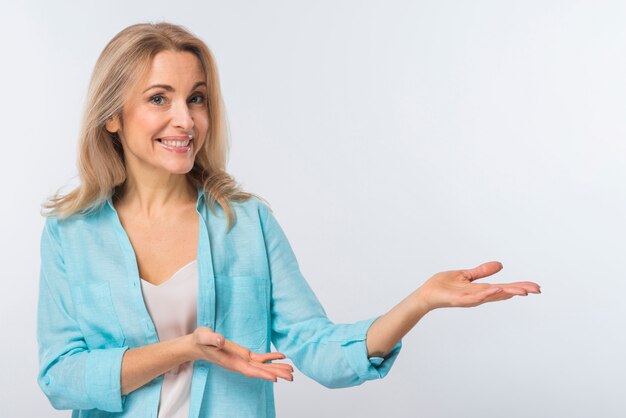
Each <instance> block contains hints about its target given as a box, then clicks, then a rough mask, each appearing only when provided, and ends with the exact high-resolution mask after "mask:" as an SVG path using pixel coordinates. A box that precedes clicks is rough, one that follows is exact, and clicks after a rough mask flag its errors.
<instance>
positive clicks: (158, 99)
mask: <svg viewBox="0 0 626 418" xmlns="http://www.w3.org/2000/svg"><path fill="white" fill-rule="evenodd" d="M150 102H152V103H154V104H156V105H162V104H163V103H165V97H163V95H161V94H156V95H154V96H152V97H150Z"/></svg>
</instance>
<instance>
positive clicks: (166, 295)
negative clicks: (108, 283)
mask: <svg viewBox="0 0 626 418" xmlns="http://www.w3.org/2000/svg"><path fill="white" fill-rule="evenodd" d="M141 290H142V292H143V299H144V301H145V303H146V308H148V313H149V314H150V316H151V317H152V322H154V326H155V327H156V331H157V335H158V336H159V340H160V341H167V340H171V339H173V338H177V337H180V336H183V335H186V334H190V333H192V332H193V330H194V329H196V321H197V319H196V304H197V295H198V265H197V260H194V261H192V262H191V263H189V264H187V265H186V266H184V267H181V269H180V270H178V271H177V272H176V273H174V275H173V276H172V277H171V278H170V279H169V280H167V281H166V282H164V283H162V284H160V285H159V286H155V285H153V284H151V283H149V282H147V281H145V280H143V279H141ZM192 372H193V362H192V361H189V362H187V363H183V364H181V365H180V366H178V367H176V368H174V369H172V370H170V371H169V372H167V373H165V374H164V375H163V386H162V387H161V400H160V402H159V417H158V418H187V417H188V416H189V395H190V391H191V375H192Z"/></svg>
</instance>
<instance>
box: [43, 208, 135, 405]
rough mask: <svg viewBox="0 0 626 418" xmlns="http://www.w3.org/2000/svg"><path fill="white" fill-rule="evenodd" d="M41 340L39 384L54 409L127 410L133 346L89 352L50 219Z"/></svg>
mask: <svg viewBox="0 0 626 418" xmlns="http://www.w3.org/2000/svg"><path fill="white" fill-rule="evenodd" d="M37 341H38V346H39V349H38V355H39V374H38V378H37V381H38V384H39V386H40V387H41V389H42V391H43V392H44V394H45V395H46V396H47V397H48V399H49V400H50V403H51V404H52V406H53V407H54V408H55V409H93V408H97V409H101V410H104V411H109V412H121V411H122V409H123V402H124V398H122V396H121V395H120V374H119V372H120V366H121V363H122V356H123V355H124V352H125V351H126V350H127V349H128V347H126V346H124V347H115V348H109V349H97V350H89V349H88V347H87V344H86V342H85V339H84V337H83V334H82V332H81V330H80V328H79V326H78V324H77V322H76V320H75V319H74V306H73V301H72V298H71V296H70V284H69V283H68V280H67V277H66V270H65V262H64V257H63V249H62V245H61V241H60V239H59V235H58V225H57V220H56V219H53V218H47V219H46V223H45V226H44V229H43V232H42V235H41V270H40V278H39V299H38V305H37Z"/></svg>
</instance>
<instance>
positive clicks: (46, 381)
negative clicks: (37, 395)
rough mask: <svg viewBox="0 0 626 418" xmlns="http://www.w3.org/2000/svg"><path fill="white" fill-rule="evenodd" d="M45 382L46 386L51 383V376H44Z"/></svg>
mask: <svg viewBox="0 0 626 418" xmlns="http://www.w3.org/2000/svg"><path fill="white" fill-rule="evenodd" d="M43 382H44V383H45V384H46V386H47V385H49V384H50V376H46V377H44V378H43Z"/></svg>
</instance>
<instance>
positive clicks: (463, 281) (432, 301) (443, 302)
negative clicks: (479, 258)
mask: <svg viewBox="0 0 626 418" xmlns="http://www.w3.org/2000/svg"><path fill="white" fill-rule="evenodd" d="M501 269H502V264H500V263H499V262H496V261H492V262H489V263H484V264H481V265H480V266H478V267H476V268H473V269H469V270H455V271H446V272H442V273H438V274H436V275H434V276H433V277H431V278H430V279H429V280H427V281H426V282H425V283H424V284H423V285H422V286H421V287H420V288H419V289H417V290H416V291H414V292H413V293H412V294H410V295H409V296H408V297H407V298H405V299H404V300H403V301H402V302H400V303H399V304H398V305H396V306H395V307H394V308H393V309H392V310H390V311H389V312H387V313H386V314H385V315H383V316H381V317H380V318H379V319H378V320H376V322H374V323H373V324H372V326H371V327H370V329H369V332H368V333H367V351H368V353H370V355H376V356H381V357H382V356H383V355H384V354H385V353H388V352H389V351H390V350H391V348H392V347H393V346H394V345H395V344H396V343H397V342H398V341H400V339H401V338H402V337H404V336H405V335H406V334H407V333H408V332H409V331H410V330H411V329H412V328H413V327H414V326H415V324H417V322H418V321H419V320H420V319H421V318H422V317H423V316H424V315H426V314H427V313H428V312H430V311H431V310H433V309H437V308H443V307H472V306H478V305H480V304H483V303H486V302H494V301H499V300H506V299H510V298H512V297H513V296H515V295H520V296H526V295H528V293H541V291H540V290H539V285H537V284H536V283H533V282H516V283H509V284H487V283H482V284H478V283H472V282H473V281H474V280H476V279H480V278H483V277H487V276H490V275H492V274H495V273H497V272H498V271H500V270H501Z"/></svg>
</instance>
